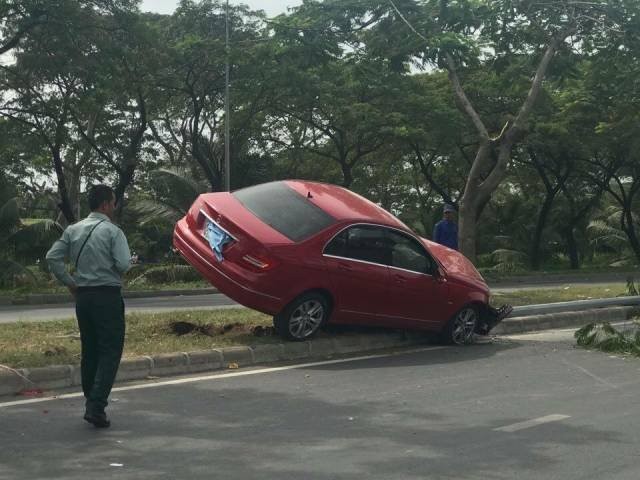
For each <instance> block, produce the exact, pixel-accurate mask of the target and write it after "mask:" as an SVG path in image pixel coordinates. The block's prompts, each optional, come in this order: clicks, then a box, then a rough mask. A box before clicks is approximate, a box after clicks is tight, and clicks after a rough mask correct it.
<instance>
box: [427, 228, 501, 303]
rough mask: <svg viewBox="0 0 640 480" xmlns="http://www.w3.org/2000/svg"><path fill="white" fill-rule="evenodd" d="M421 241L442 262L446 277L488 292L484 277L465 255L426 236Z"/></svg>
mask: <svg viewBox="0 0 640 480" xmlns="http://www.w3.org/2000/svg"><path fill="white" fill-rule="evenodd" d="M422 241H423V242H424V243H425V245H426V246H427V248H428V249H429V252H431V254H432V255H433V256H434V257H436V259H437V260H438V261H439V262H440V263H441V264H442V266H443V267H444V269H445V270H446V274H447V277H448V278H450V279H452V280H457V281H460V282H462V283H466V284H469V285H472V286H475V287H477V288H479V289H481V290H483V291H485V292H486V293H489V287H488V286H487V283H486V282H485V281H484V278H482V275H480V272H478V270H476V267H474V266H473V263H471V262H470V261H469V259H467V257H465V256H464V255H463V254H461V253H460V252H457V251H456V250H452V249H450V248H448V247H445V246H444V245H440V244H439V243H435V242H432V241H430V240H427V239H426V238H423V239H422Z"/></svg>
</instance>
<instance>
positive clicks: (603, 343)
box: [574, 322, 640, 355]
mask: <svg viewBox="0 0 640 480" xmlns="http://www.w3.org/2000/svg"><path fill="white" fill-rule="evenodd" d="M574 336H575V338H576V340H577V342H578V345H580V346H582V347H588V348H596V349H598V350H602V351H603V352H617V353H628V354H633V355H640V330H638V329H637V328H636V329H635V331H633V332H621V331H619V330H617V329H616V328H615V327H613V326H612V325H611V324H610V323H607V322H603V323H590V324H589V325H585V326H584V327H582V328H581V329H579V330H578V331H576V333H575V334H574Z"/></svg>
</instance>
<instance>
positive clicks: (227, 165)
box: [224, 0, 231, 192]
mask: <svg viewBox="0 0 640 480" xmlns="http://www.w3.org/2000/svg"><path fill="white" fill-rule="evenodd" d="M224 29H225V53H226V55H225V58H226V61H225V66H224V78H225V82H224V186H225V190H226V191H227V192H230V191H231V161H230V158H229V143H230V141H231V140H230V137H231V115H230V112H229V110H230V109H229V57H230V52H229V0H227V10H226V13H225V16H224Z"/></svg>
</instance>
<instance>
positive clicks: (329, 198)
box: [284, 180, 410, 230]
mask: <svg viewBox="0 0 640 480" xmlns="http://www.w3.org/2000/svg"><path fill="white" fill-rule="evenodd" d="M284 182H285V183H286V184H287V185H288V186H289V187H290V188H292V189H294V190H295V191H296V192H298V193H299V194H300V195H303V196H305V197H307V198H309V200H310V201H311V202H313V204H314V205H316V206H318V207H319V208H321V209H322V210H324V211H325V212H327V213H328V214H329V215H331V216H332V217H333V218H335V219H336V220H337V221H338V222H347V221H353V222H371V223H379V224H382V225H388V226H392V227H398V228H402V229H405V230H410V229H409V228H408V227H407V226H406V225H405V224H404V223H402V222H401V221H400V220H398V219H397V218H396V217H395V216H393V215H392V214H391V213H389V212H387V211H386V210H385V209H383V208H382V207H380V206H378V205H376V204H375V203H373V202H371V201H369V200H367V199H366V198H364V197H362V196H360V195H358V194H357V193H354V192H352V191H350V190H348V189H346V188H344V187H339V186H337V185H331V184H328V183H320V182H311V181H307V180H285V181H284ZM309 195H310V196H309Z"/></svg>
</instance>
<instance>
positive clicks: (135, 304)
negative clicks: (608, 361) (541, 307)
mask: <svg viewBox="0 0 640 480" xmlns="http://www.w3.org/2000/svg"><path fill="white" fill-rule="evenodd" d="M570 285H575V283H574V284H567V283H561V284H547V285H518V286H501V287H499V288H493V289H492V291H494V292H512V291H515V290H526V289H550V288H558V287H562V288H564V287H566V286H570ZM592 285H593V286H598V285H605V284H598V283H594V284H592ZM125 304H126V306H127V311H128V312H168V311H180V310H196V309H197V310H205V309H217V308H229V307H234V306H235V307H237V306H238V304H237V303H235V302H234V301H233V300H231V299H230V298H228V297H226V296H224V295H222V294H210V295H191V296H190V295H180V296H176V297H153V298H130V299H125ZM74 316H75V307H74V305H73V304H53V305H10V306H0V324H2V323H10V322H16V321H43V320H52V319H60V318H70V317H74Z"/></svg>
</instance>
